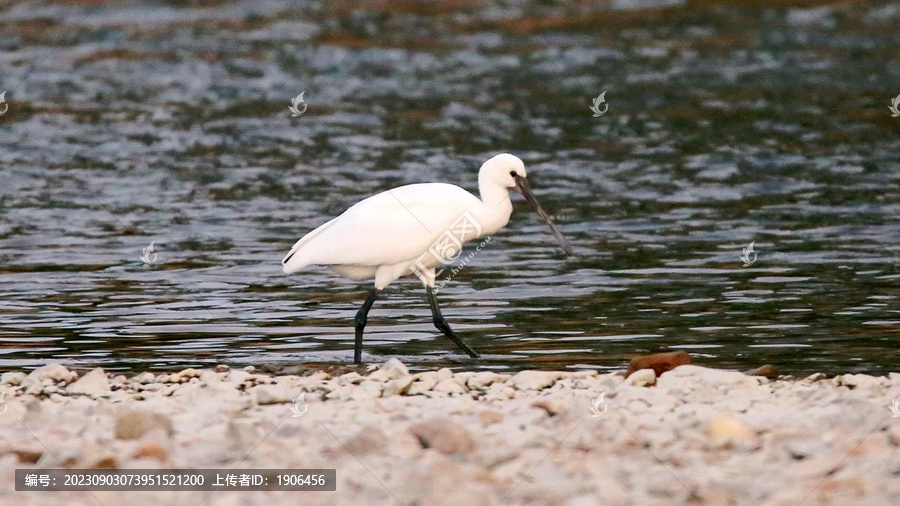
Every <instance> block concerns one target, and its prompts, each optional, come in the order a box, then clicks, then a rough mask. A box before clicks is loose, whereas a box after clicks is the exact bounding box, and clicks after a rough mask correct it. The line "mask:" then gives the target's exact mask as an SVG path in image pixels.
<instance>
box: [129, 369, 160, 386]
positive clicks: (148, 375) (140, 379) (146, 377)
mask: <svg viewBox="0 0 900 506" xmlns="http://www.w3.org/2000/svg"><path fill="white" fill-rule="evenodd" d="M132 381H135V382H137V383H140V384H142V385H148V384H150V383H156V375H155V374H153V373H152V372H142V373H140V374H138V375H137V376H135V377H134V378H133V379H132Z"/></svg>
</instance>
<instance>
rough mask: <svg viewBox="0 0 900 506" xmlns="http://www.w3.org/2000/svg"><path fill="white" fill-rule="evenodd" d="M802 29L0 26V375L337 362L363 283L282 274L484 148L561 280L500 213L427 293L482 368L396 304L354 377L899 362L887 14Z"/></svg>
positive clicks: (498, 20) (769, 24)
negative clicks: (531, 194)
mask: <svg viewBox="0 0 900 506" xmlns="http://www.w3.org/2000/svg"><path fill="white" fill-rule="evenodd" d="M794 3H795V4H797V5H799V6H798V7H784V8H772V7H766V5H767V4H766V3H764V2H756V1H751V0H746V1H740V0H737V1H730V2H722V3H716V2H679V1H677V0H676V1H649V0H647V1H637V0H634V1H627V0H615V1H612V2H595V3H591V2H585V3H575V4H558V3H555V2H525V1H517V2H509V3H503V4H497V5H487V4H488V3H487V2H485V3H483V4H482V3H480V2H466V1H451V2H440V3H438V2H433V3H431V2H426V3H417V2H399V3H396V4H392V3H390V2H378V3H367V2H350V3H343V2H341V3H339V5H340V6H339V7H336V6H334V5H331V4H332V2H328V3H322V4H304V5H302V6H300V7H298V6H297V4H296V3H294V2H286V1H284V2H282V1H267V0H263V1H254V2H238V3H233V4H232V3H220V2H216V1H213V2H199V3H195V2H191V3H182V2H175V1H173V2H168V3H161V4H157V5H154V4H148V3H146V2H140V3H139V2H131V3H129V2H110V3H95V2H83V3H68V2H67V3H57V2H49V3H13V4H11V3H5V4H0V46H2V47H0V91H3V90H6V91H7V94H6V97H5V98H6V101H7V104H8V106H9V110H8V111H7V112H6V114H4V115H3V116H2V117H0V157H2V166H0V170H2V172H0V203H2V206H0V293H2V295H0V369H3V370H9V369H19V368H25V369H27V368H33V367H36V366H38V365H41V364H44V363H46V362H48V361H49V360H57V361H61V362H63V363H66V364H68V365H71V366H76V367H90V366H95V365H100V366H103V367H105V368H108V369H115V370H129V371H136V370H142V369H148V368H151V367H154V368H162V369H165V368H178V367H185V366H189V365H190V366H204V365H211V364H215V363H227V364H231V365H232V366H242V365H247V364H253V365H257V366H263V365H267V366H273V367H281V366H288V365H297V364H303V363H310V362H312V363H317V364H319V365H327V364H334V363H346V362H349V361H350V360H351V358H352V347H353V344H352V342H353V316H354V315H355V313H356V311H357V309H358V307H359V305H360V304H361V303H362V300H363V299H364V296H365V290H367V289H368V286H367V285H360V284H356V283H354V282H350V281H346V280H343V279H341V278H339V277H337V276H336V275H335V274H333V273H331V272H330V271H329V270H327V269H324V268H310V269H307V270H304V271H301V272H300V273H297V274H295V275H292V276H286V275H284V274H282V272H281V265H280V260H281V258H282V256H283V255H284V253H285V252H286V251H287V250H288V249H289V248H290V246H291V244H292V243H293V242H294V241H295V240H296V239H297V238H298V237H300V236H302V235H303V234H304V233H306V232H307V231H309V230H311V229H312V228H314V227H316V226H318V225H320V224H321V223H324V222H325V221H327V220H328V219H330V218H331V217H333V216H335V215H337V214H339V213H340V212H342V211H343V210H344V209H345V208H347V207H348V206H350V205H352V204H353V203H355V202H357V201H358V200H360V199H362V198H364V197H365V196H368V195H371V194H373V193H376V192H378V191H381V190H384V189H388V188H391V187H394V186H398V185H402V184H407V183H413V182H425V181H445V182H451V183H456V184H459V185H461V186H463V187H464V188H466V189H469V190H472V191H476V190H477V188H476V173H477V169H478V166H479V165H480V164H481V162H482V161H484V160H485V159H486V158H488V157H489V156H492V155H493V154H496V153H497V152H501V151H509V152H512V153H515V154H517V155H519V156H520V157H522V158H523V159H524V160H525V162H526V164H527V166H528V170H529V179H531V180H532V186H533V187H534V188H535V190H536V193H537V196H538V198H539V199H540V200H541V201H542V203H543V204H544V206H545V207H546V208H547V209H548V210H549V211H550V212H551V214H553V215H554V216H555V218H556V220H557V223H558V224H559V225H560V228H561V229H562V231H563V232H564V233H565V234H566V236H567V237H568V238H569V239H570V240H571V241H572V243H573V245H574V246H575V255H574V256H571V257H566V256H564V255H563V254H562V252H561V251H560V249H559V247H558V245H557V244H556V242H555V240H554V239H553V237H552V236H551V235H550V233H549V231H548V230H547V229H546V227H545V226H544V225H543V224H542V223H541V222H540V220H539V218H538V217H537V215H536V214H534V213H533V212H531V210H530V209H529V208H528V206H527V204H526V203H525V202H524V201H522V199H521V197H517V196H514V197H513V199H514V204H515V207H516V209H515V211H514V213H513V217H512V219H511V221H510V223H509V225H508V226H507V228H506V229H504V230H502V231H501V232H499V233H498V234H496V235H495V236H494V237H493V239H492V241H491V242H490V243H489V245H488V246H486V247H485V248H484V249H483V250H482V251H480V252H479V253H478V254H477V255H476V256H475V257H474V258H473V259H472V260H471V261H470V263H469V265H468V266H467V267H465V268H464V269H462V270H461V272H459V273H458V274H457V275H456V276H454V277H453V279H452V280H450V281H448V282H447V283H446V285H445V287H444V289H443V290H442V291H441V292H440V294H439V299H440V301H441V302H442V304H443V311H444V315H445V316H446V317H447V319H448V320H449V322H450V323H451V325H453V326H454V328H455V329H456V330H457V331H458V332H459V333H460V335H461V336H462V337H463V339H464V340H465V341H466V342H468V343H469V344H470V345H471V346H472V347H473V348H475V349H476V350H478V351H479V352H481V353H482V354H483V358H482V359H480V360H477V361H472V360H470V359H468V358H466V357H465V356H464V355H461V354H460V353H458V351H457V350H456V348H455V346H454V345H453V344H452V343H450V342H449V341H448V340H447V339H445V338H444V337H442V336H441V335H440V334H439V333H438V332H437V331H436V330H435V329H434V327H433V326H432V324H431V317H430V311H429V309H428V305H427V301H426V299H425V294H424V291H423V290H422V288H421V285H420V283H419V282H418V281H416V280H414V279H412V278H404V279H403V280H401V281H400V282H397V283H395V284H393V285H392V286H391V287H390V288H389V289H388V290H387V291H386V294H385V297H384V298H383V299H382V300H379V301H378V302H377V303H376V305H375V307H374V309H373V310H372V312H371V313H370V315H369V326H368V328H367V339H366V343H365V346H364V358H365V360H367V361H370V362H381V361H384V360H386V359H387V358H388V357H390V356H397V357H399V358H400V359H402V360H404V361H405V362H408V363H411V364H413V365H414V366H415V367H417V368H431V367H437V366H442V365H455V366H458V367H465V368H486V369H487V368H490V369H522V368H549V367H556V368H601V369H618V368H622V367H624V364H625V363H626V362H627V359H628V358H629V357H630V356H631V355H633V354H637V353H646V352H654V351H667V350H673V349H684V350H686V351H688V352H689V353H690V354H691V355H692V356H693V358H694V360H695V362H698V363H702V364H706V365H711V366H717V367H728V368H742V369H744V368H751V367H756V366H758V365H761V364H765V363H769V364H774V365H776V366H778V367H779V368H781V370H782V371H783V372H788V373H793V374H803V373H809V372H813V371H823V372H826V373H829V374H836V373H842V372H868V373H885V372H887V371H890V370H894V371H896V370H900V351H898V339H900V301H898V296H900V289H898V288H900V241H898V238H900V218H898V215H900V190H898V184H900V170H898V160H900V140H898V139H900V137H898V133H900V118H892V117H891V113H890V111H889V109H888V105H889V104H890V102H891V99H892V97H894V96H896V95H897V94H898V93H900V80H898V75H900V53H898V52H897V47H900V46H898V44H900V32H898V31H897V25H898V22H900V7H898V6H897V5H896V3H895V2H863V3H855V4H850V3H847V4H842V3H836V4H835V3H831V2H829V3H822V4H819V3H817V2H812V1H810V2H794ZM711 4H714V5H711ZM786 4H787V3H786ZM303 90H305V91H306V93H305V99H306V102H307V104H308V109H307V111H306V113H305V114H303V115H302V116H301V117H298V118H293V117H291V113H290V111H288V106H289V105H290V103H291V99H292V98H293V97H294V96H296V95H297V94H298V93H299V92H301V91H303ZM603 91H606V92H607V94H606V97H605V98H606V100H607V103H608V104H609V110H608V112H607V113H606V114H604V115H602V116H600V117H593V115H592V113H591V111H590V109H589V106H590V105H591V101H592V99H593V97H596V96H597V95H599V94H600V93H601V92H603ZM0 107H2V106H0ZM151 241H155V249H156V252H157V255H158V256H157V261H156V263H155V264H153V265H144V264H143V263H142V262H141V260H140V258H139V257H140V255H141V253H142V249H143V248H145V247H146V246H147V245H149V244H150V242H151ZM751 241H755V250H756V252H757V253H758V258H757V260H756V262H755V263H753V264H752V265H750V266H748V267H745V266H743V265H742V261H741V259H740V256H741V252H742V249H743V248H744V247H746V246H747V245H748V244H749V243H750V242H751ZM357 247H358V248H360V249H365V248H366V244H365V242H364V241H363V240H360V242H359V244H358V245H357ZM468 251H474V246H472V245H470V246H469V248H468V250H467V252H468Z"/></svg>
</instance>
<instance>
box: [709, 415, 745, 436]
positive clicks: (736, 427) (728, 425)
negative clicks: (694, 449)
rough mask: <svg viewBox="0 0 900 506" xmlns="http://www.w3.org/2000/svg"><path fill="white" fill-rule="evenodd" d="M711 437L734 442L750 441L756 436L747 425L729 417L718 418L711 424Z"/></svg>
mask: <svg viewBox="0 0 900 506" xmlns="http://www.w3.org/2000/svg"><path fill="white" fill-rule="evenodd" d="M709 435H710V436H712V437H713V438H723V439H732V440H743V439H750V438H752V437H753V436H754V435H755V434H754V432H753V431H752V430H750V429H749V428H748V427H747V426H746V425H744V424H743V423H741V422H739V421H738V420H735V419H734V418H731V417H728V416H717V417H715V418H713V419H712V420H710V422H709Z"/></svg>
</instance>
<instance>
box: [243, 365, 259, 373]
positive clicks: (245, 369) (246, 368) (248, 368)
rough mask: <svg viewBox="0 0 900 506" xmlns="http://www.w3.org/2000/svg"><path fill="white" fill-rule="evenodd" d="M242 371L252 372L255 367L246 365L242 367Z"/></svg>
mask: <svg viewBox="0 0 900 506" xmlns="http://www.w3.org/2000/svg"><path fill="white" fill-rule="evenodd" d="M244 371H246V372H254V371H256V367H253V366H252V365H248V366H247V367H245V368H244Z"/></svg>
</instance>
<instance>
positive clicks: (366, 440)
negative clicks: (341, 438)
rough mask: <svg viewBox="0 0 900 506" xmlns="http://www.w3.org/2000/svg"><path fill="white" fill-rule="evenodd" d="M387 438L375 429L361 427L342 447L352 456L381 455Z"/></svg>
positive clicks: (379, 430)
mask: <svg viewBox="0 0 900 506" xmlns="http://www.w3.org/2000/svg"><path fill="white" fill-rule="evenodd" d="M386 440H387V436H386V435H385V433H384V432H382V431H381V429H378V428H376V427H371V426H366V427H363V428H362V429H361V430H360V431H359V432H357V433H356V435H355V436H353V437H352V438H350V441H347V444H346V445H344V446H345V447H346V448H347V451H349V452H350V454H351V455H353V456H358V455H365V454H367V453H374V452H378V453H381V452H382V451H383V450H384V449H385V447H386Z"/></svg>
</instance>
